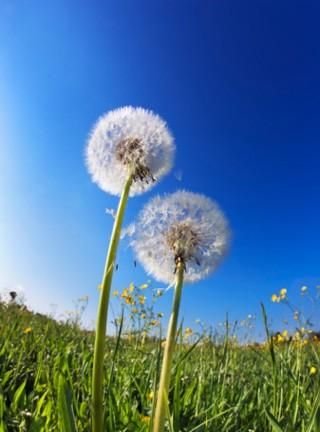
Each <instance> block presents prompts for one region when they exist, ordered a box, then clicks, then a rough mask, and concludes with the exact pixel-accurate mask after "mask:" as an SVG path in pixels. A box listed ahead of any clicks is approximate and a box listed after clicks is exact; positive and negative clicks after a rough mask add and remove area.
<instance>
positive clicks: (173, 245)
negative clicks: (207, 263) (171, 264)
mask: <svg viewBox="0 0 320 432" xmlns="http://www.w3.org/2000/svg"><path fill="white" fill-rule="evenodd" d="M166 241H167V244H168V246H169V248H170V249H171V250H172V251H173V252H174V259H175V264H176V268H177V265H178V264H179V263H180V262H182V263H183V266H184V268H185V269H186V263H187V262H188V261H190V260H195V261H196V263H197V264H199V265H200V263H199V261H198V259H197V257H196V251H197V247H198V246H199V245H200V237H199V234H198V233H197V232H196V230H195V229H194V228H193V227H192V226H191V224H190V223H189V222H186V221H185V222H177V223H175V224H173V225H172V226H171V228H170V230H169V231H168V233H167V235H166ZM175 270H176V269H175Z"/></svg>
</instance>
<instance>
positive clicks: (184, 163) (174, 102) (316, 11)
mask: <svg viewBox="0 0 320 432" xmlns="http://www.w3.org/2000/svg"><path fill="white" fill-rule="evenodd" d="M319 18H320V3H319V2H318V1H317V0H314V1H309V0H308V1H302V0H301V1H298V0H294V1H287V0H284V1H280V2H279V1H275V0H271V1H270V0H268V1H263V0H262V1H259V2H257V1H255V0H251V1H249V0H243V1H241V2H239V1H226V0H201V1H199V0H192V1H191V0H185V1H183V2H182V1H180V2H179V1H176V2H174V1H169V0H162V1H150V0H118V1H116V0H112V1H101V0H99V1H98V0H95V1H92V2H89V3H88V2H86V1H82V0H80V1H79V0H77V1H75V0H57V1H55V2H41V1H40V0H39V1H37V0H36V1H27V0H3V1H2V2H1V4H0V100H1V104H0V131H1V132H0V138H1V140H0V146H1V152H0V171H1V182H0V193H1V200H0V288H6V287H14V286H16V285H17V284H21V285H22V286H23V287H24V289H25V292H26V296H27V298H28V300H29V303H30V304H31V305H32V307H34V308H35V309H39V310H42V311H48V310H49V309H50V306H49V305H50V304H51V303H55V304H58V307H59V311H60V312H61V313H62V312H63V311H64V310H65V309H70V308H72V300H74V299H77V298H78V297H81V296H82V295H86V294H87V295H89V297H90V304H89V308H88V311H87V312H86V321H87V322H91V321H92V320H93V319H94V316H95V311H96V306H97V298H98V293H97V285H98V283H99V281H100V278H101V273H102V268H103V263H104V257H105V250H106V247H107V241H108V235H109V233H110V230H111V225H112V219H111V217H110V216H108V215H106V214H105V208H106V207H115V206H116V205H117V199H116V198H115V197H112V196H110V195H107V194H105V193H104V192H102V191H100V190H99V189H98V188H97V187H96V186H95V185H94V184H92V183H91V181H90V178H89V175H88V174H87V171H86V168H85V166H84V158H83V153H84V146H85V142H86V139H87V136H88V133H89V131H90V129H91V127H92V125H93V123H94V122H95V121H96V119H97V118H98V116H100V115H101V114H102V113H104V112H106V111H108V110H110V109H114V108H117V107H119V106H123V105H134V106H142V107H145V108H150V109H152V110H154V111H155V112H157V113H158V114H160V115H161V116H162V117H163V118H164V119H165V120H166V121H167V122H168V125H169V127H170V128H171V130H172V132H173V134H174V136H175V138H176V145H177V157H176V163H175V168H174V170H173V172H172V173H171V174H170V175H169V176H168V177H167V178H166V179H165V180H164V181H163V182H161V184H159V185H158V186H157V187H156V188H155V189H154V190H153V191H152V192H150V193H148V194H146V195H144V196H142V197H138V198H134V199H132V200H131V201H130V203H129V207H128V212H127V215H126V222H128V223H129V222H131V221H132V220H133V219H134V217H135V215H136V214H137V212H138V211H139V209H141V207H142V205H143V204H144V203H145V202H146V201H147V200H148V199H150V198H151V197H152V196H153V195H154V193H163V192H171V191H175V190H176V189H177V188H186V189H189V190H192V191H195V192H201V193H205V194H207V195H209V196H210V197H211V198H213V199H216V200H217V201H218V202H219V203H220V205H221V207H222V208H223V209H224V211H225V213H226V215H227V217H228V218H229V220H230V224H231V227H232V231H233V244H232V248H231V252H230V255H229V257H228V258H227V260H226V261H225V262H224V264H223V265H222V266H221V267H220V269H219V270H218V271H217V272H216V274H214V275H213V276H212V277H211V278H209V279H208V280H206V281H203V282H202V283H199V284H196V285H193V286H187V287H186V289H185V291H184V296H183V305H182V313H181V317H182V316H184V317H185V322H186V324H189V325H191V326H194V325H193V322H194V320H195V319H196V318H201V319H203V320H204V321H206V322H208V323H212V324H216V323H217V322H219V321H221V320H223V319H224V317H225V314H226V312H229V315H230V317H231V319H236V318H239V319H241V318H243V317H245V316H246V315H247V314H249V313H258V314H259V315H260V311H259V307H260V306H259V302H260V301H264V302H265V303H266V304H267V305H268V310H269V313H270V315H271V316H273V317H274V319H275V321H276V322H277V320H278V321H279V319H280V315H281V314H279V313H278V311H279V307H280V308H281V306H279V305H271V304H270V301H269V299H270V295H271V294H272V293H273V292H277V291H278V290H279V289H281V288H282V287H287V288H288V290H289V294H290V296H292V297H293V299H294V301H295V303H299V302H300V297H299V288H300V287H301V285H304V284H307V285H310V289H311V288H312V287H313V288H312V289H313V290H314V289H315V288H314V286H315V285H316V284H318V283H320V271H319V257H320V252H319V243H320V234H319V220H320V204H319V192H320V186H319V185H320V174H319V158H320V147H319V144H320V122H319V107H320V86H319V76H320V44H319V40H320V29H319ZM181 173H182V179H181V180H178V179H177V177H178V178H179V179H180V174H181ZM119 265H120V269H119V272H118V273H117V275H116V278H115V284H114V286H115V288H119V289H120V288H123V287H125V286H126V285H127V284H129V283H130V282H131V281H134V282H136V283H142V282H144V281H145V280H146V279H147V278H148V277H147V276H146V275H145V274H144V272H143V270H142V269H141V268H139V267H138V268H134V266H133V257H132V255H131V251H130V249H128V247H127V245H126V244H123V245H122V247H121V251H120V255H119ZM155 286H158V284H155ZM170 302H171V293H170V292H168V293H167V295H166V296H165V298H164V299H163V300H161V305H160V306H161V308H162V309H163V310H164V311H165V312H167V313H168V310H169V305H170ZM166 317H167V314H166Z"/></svg>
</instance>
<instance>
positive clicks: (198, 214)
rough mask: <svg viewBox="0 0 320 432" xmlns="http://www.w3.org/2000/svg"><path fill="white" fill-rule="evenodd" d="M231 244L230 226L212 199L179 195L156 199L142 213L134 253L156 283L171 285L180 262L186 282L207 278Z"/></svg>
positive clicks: (187, 194)
mask: <svg viewBox="0 0 320 432" xmlns="http://www.w3.org/2000/svg"><path fill="white" fill-rule="evenodd" d="M229 240H230V231H229V226H228V222H227V220H226V219H225V216H224V214H223V212H222V211H221V210H220V208H219V206H218V205H217V204H216V203H215V202H214V201H212V200H211V199H209V198H207V197H205V196H203V195H200V194H195V193H192V192H186V191H178V192H175V193H173V194H170V195H167V196H165V197H164V198H161V197H159V196H157V197H155V198H153V199H152V200H151V201H150V202H149V203H148V204H147V205H146V206H145V207H144V209H143V210H142V211H141V213H140V215H139V217H138V220H137V223H136V231H135V235H134V239H133V241H132V246H133V249H134V250H135V253H136V255H137V258H138V260H139V261H140V262H141V263H142V265H143V266H144V267H145V269H146V271H147V272H148V273H150V274H151V275H153V277H154V278H155V279H157V280H158V281H161V282H165V283H172V282H173V281H174V279H175V269H176V264H177V261H178V260H180V261H182V262H183V265H184V267H185V275H184V280H185V282H195V281H198V280H200V279H202V278H204V277H206V276H208V275H209V274H210V273H211V272H212V271H213V270H215V269H216V267H217V266H218V264H219V263H220V262H221V260H222V259H223V257H224V256H225V254H226V252H227V250H228V245H229Z"/></svg>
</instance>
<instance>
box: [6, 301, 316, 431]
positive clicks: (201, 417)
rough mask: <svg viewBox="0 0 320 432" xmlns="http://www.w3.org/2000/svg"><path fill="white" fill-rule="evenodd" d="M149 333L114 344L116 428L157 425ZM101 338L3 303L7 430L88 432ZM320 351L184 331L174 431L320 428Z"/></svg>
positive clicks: (110, 357)
mask: <svg viewBox="0 0 320 432" xmlns="http://www.w3.org/2000/svg"><path fill="white" fill-rule="evenodd" d="M28 328H30V329H32V330H31V331H30V332H29V333H25V330H26V329H28ZM118 328H119V327H118ZM142 333H143V332H142V331H141V332H136V333H134V334H133V336H132V337H131V339H128V338H123V337H121V338H117V337H114V338H108V339H107V341H106V354H105V365H106V382H107V385H106V387H105V395H104V396H105V403H106V418H105V421H106V426H107V428H108V429H107V430H108V431H110V432H111V431H112V432H122V431H123V432H124V431H132V432H133V431H149V430H150V428H151V422H150V421H149V420H148V419H149V417H152V410H153V409H154V406H153V405H154V400H153V399H152V391H154V392H155V389H156V385H157V380H158V378H159V368H160V365H161V356H162V352H163V348H161V343H160V342H159V341H157V340H155V339H154V340H152V338H147V339H146V338H145V337H144V335H143V334H142ZM194 338H195V336H194ZM93 343H94V335H93V334H92V333H90V332H86V331H83V330H81V329H80V328H79V326H78V325H72V324H63V323H58V322H56V321H54V320H52V319H49V318H48V317H45V316H42V315H37V314H33V313H31V312H29V311H28V310H22V309H21V308H20V307H19V306H17V305H14V304H12V305H11V306H5V305H4V304H2V303H0V432H4V431H6V432H9V431H28V432H36V431H58V432H64V431H66V432H69V431H73V430H77V431H78V432H82V431H83V432H84V431H85V432H88V431H90V415H91V414H90V401H91V375H92V357H93ZM319 356H320V348H319V346H318V344H317V343H308V344H306V345H304V344H300V343H296V342H286V343H282V344H273V342H272V339H270V343H269V344H266V345H263V346H262V345H261V346H259V345H252V346H240V345H237V344H236V343H235V342H234V339H232V338H231V337H225V338H224V340H221V341H220V343H214V341H213V339H212V338H210V337H208V335H206V336H203V337H202V339H201V340H200V341H199V340H197V339H194V343H193V344H190V343H188V344H187V343H184V339H183V337H182V334H180V336H178V344H177V348H176V352H175V357H174V368H173V371H172V380H171V387H170V389H171V390H170V394H169V401H170V406H169V409H170V414H171V420H170V423H169V424H168V425H167V430H168V431H174V432H178V431H188V432H196V431H198V432H201V431H216V432H249V431H255V432H268V431H286V432H300V431H301V432H319V431H320V411H319V403H320V382H319V375H318V374H319V372H318V371H319V369H320V364H319ZM311 366H314V367H316V368H317V372H316V373H315V374H314V375H310V373H309V371H310V367H311ZM73 416H74V418H75V423H76V428H75V427H74V426H73V425H72V418H73ZM69 420H70V423H68V421H69Z"/></svg>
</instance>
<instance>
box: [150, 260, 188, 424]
mask: <svg viewBox="0 0 320 432" xmlns="http://www.w3.org/2000/svg"><path fill="white" fill-rule="evenodd" d="M183 275H184V265H183V263H182V262H178V264H177V276H176V285H175V290H174V299H173V304H172V312H171V316H170V321H169V325H168V331H167V339H166V343H165V349H164V355H163V362H162V369H161V376H160V384H159V391H158V398H157V405H156V412H155V417H154V422H153V432H163V430H164V424H165V419H166V411H167V406H168V393H169V385H170V369H171V363H172V357H173V352H174V347H175V340H176V333H177V323H178V315H179V307H180V300H181V293H182V285H183Z"/></svg>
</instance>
